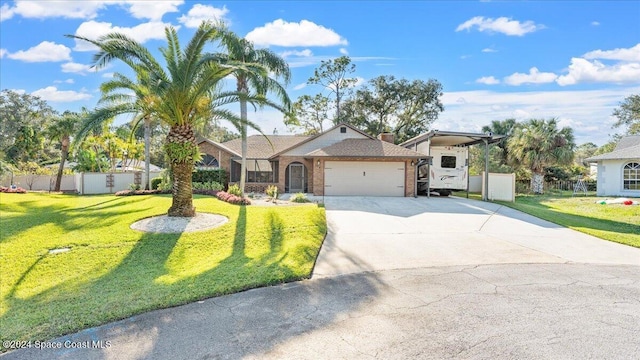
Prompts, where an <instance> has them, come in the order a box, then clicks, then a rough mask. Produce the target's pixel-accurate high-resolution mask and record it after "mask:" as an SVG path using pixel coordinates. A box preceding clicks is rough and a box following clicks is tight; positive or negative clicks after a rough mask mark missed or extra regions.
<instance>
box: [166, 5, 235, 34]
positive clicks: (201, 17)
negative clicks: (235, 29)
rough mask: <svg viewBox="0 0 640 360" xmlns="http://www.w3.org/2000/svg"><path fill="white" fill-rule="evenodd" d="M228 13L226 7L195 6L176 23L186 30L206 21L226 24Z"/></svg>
mask: <svg viewBox="0 0 640 360" xmlns="http://www.w3.org/2000/svg"><path fill="white" fill-rule="evenodd" d="M228 13H229V10H228V9H227V7H226V6H223V7H222V9H220V8H217V7H214V6H209V5H202V4H195V5H193V7H192V8H191V9H190V10H189V12H188V13H187V14H186V15H182V16H180V17H179V18H178V21H180V23H182V24H184V26H186V27H188V28H197V27H198V26H200V24H201V23H202V22H203V21H207V20H210V21H213V22H216V21H222V22H225V23H227V24H228V23H229V21H228V19H226V18H225V15H227V14H228Z"/></svg>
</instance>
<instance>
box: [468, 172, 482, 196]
mask: <svg viewBox="0 0 640 360" xmlns="http://www.w3.org/2000/svg"><path fill="white" fill-rule="evenodd" d="M469 192H473V193H479V192H482V175H472V176H469Z"/></svg>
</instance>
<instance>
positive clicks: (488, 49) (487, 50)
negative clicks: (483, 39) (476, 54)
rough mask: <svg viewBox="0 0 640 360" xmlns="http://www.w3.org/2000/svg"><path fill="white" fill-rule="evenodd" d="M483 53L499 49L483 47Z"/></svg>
mask: <svg viewBox="0 0 640 360" xmlns="http://www.w3.org/2000/svg"><path fill="white" fill-rule="evenodd" d="M482 52H483V53H494V52H498V50H495V49H492V48H484V49H482Z"/></svg>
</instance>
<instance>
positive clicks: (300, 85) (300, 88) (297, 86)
mask: <svg viewBox="0 0 640 360" xmlns="http://www.w3.org/2000/svg"><path fill="white" fill-rule="evenodd" d="M306 87H307V83H302V84H298V85H296V86H294V87H293V90H302V89H304V88H306Z"/></svg>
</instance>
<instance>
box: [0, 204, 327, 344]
mask: <svg viewBox="0 0 640 360" xmlns="http://www.w3.org/2000/svg"><path fill="white" fill-rule="evenodd" d="M170 202H171V197H170V196H159V195H147V196H132V197H115V196H112V195H100V196H71V195H49V194H38V193H29V194H2V195H1V197H0V229H1V233H0V235H1V237H0V270H1V273H2V276H0V296H1V302H0V334H2V338H3V339H11V340H44V339H50V338H53V337H56V336H59V335H63V334H67V333H72V332H75V331H78V330H80V329H83V328H88V327H92V326H96V325H99V324H104V323H107V322H110V321H114V320H118V319H123V318H126V317H129V316H132V315H134V314H139V313H142V312H146V311H150V310H154V309H159V308H166V307H171V306H175V305H180V304H185V303H189V302H193V301H196V300H200V299H205V298H209V297H214V296H219V295H223V294H229V293H233V292H238V291H242V290H245V289H250V288H255V287H261V286H267V285H271V284H278V283H282V282H288V281H293V280H298V279H304V278H308V277H309V276H310V274H311V271H312V269H313V265H314V263H315V259H316V256H317V254H318V251H319V249H320V246H321V244H322V241H323V239H324V235H325V233H326V219H325V212H324V209H323V208H320V207H318V206H317V205H302V206H271V207H258V206H237V205H231V204H227V203H224V202H221V201H219V200H217V199H215V198H213V197H204V196H195V199H194V204H195V206H196V208H197V210H198V211H200V212H209V213H217V214H222V215H224V216H227V217H228V218H229V222H228V223H226V224H225V225H223V226H221V227H219V228H216V229H212V230H209V231H203V232H194V233H185V234H149V233H142V232H138V231H134V230H131V229H130V228H129V225H130V224H131V223H133V222H135V221H136V220H139V219H141V218H145V217H149V216H153V215H159V214H164V213H166V210H167V209H168V208H169V206H170ZM60 248H70V251H67V252H59V253H55V252H54V253H51V252H50V250H52V249H60ZM0 349H1V348H0ZM1 350H3V351H5V350H6V349H1Z"/></svg>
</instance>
